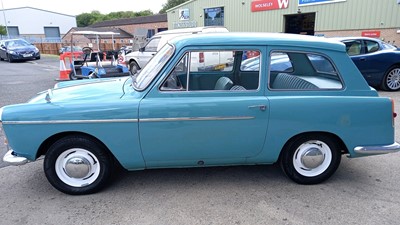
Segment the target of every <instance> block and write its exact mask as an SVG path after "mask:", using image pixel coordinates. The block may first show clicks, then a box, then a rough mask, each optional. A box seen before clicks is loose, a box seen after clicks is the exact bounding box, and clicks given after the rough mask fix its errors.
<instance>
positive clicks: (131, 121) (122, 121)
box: [3, 119, 139, 125]
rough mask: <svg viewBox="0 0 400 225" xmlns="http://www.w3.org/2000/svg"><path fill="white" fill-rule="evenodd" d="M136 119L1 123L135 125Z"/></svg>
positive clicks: (4, 122)
mask: <svg viewBox="0 0 400 225" xmlns="http://www.w3.org/2000/svg"><path fill="white" fill-rule="evenodd" d="M137 122H139V120H138V119H109V120H48V121H3V124H10V125H20V124H71V123H137Z"/></svg>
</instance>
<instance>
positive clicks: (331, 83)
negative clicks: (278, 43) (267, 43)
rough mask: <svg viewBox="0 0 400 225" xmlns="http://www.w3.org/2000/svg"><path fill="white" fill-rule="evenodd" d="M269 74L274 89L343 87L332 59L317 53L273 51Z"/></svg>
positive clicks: (270, 83) (270, 85)
mask: <svg viewBox="0 0 400 225" xmlns="http://www.w3.org/2000/svg"><path fill="white" fill-rule="evenodd" d="M278 65H279V66H278ZM269 76H270V77H269V88H270V89H274V90H321V89H342V88H343V84H342V80H341V79H340V76H339V73H338V72H337V70H336V67H335V66H334V65H333V63H332V61H331V60H330V59H329V58H327V57H326V56H324V55H320V54H316V53H304V52H284V51H279V52H278V51H276V52H273V53H272V54H271V57H270V62H269Z"/></svg>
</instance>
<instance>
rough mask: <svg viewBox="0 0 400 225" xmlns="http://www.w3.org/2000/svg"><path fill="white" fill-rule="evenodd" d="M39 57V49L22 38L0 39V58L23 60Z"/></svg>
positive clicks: (12, 60)
mask: <svg viewBox="0 0 400 225" xmlns="http://www.w3.org/2000/svg"><path fill="white" fill-rule="evenodd" d="M29 59H40V52H39V49H38V48H36V47H35V46H34V45H33V44H31V43H29V42H27V41H25V40H24V39H9V40H2V41H0V60H1V61H3V60H8V61H9V62H14V61H25V60H29Z"/></svg>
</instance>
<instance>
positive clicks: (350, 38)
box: [329, 36, 382, 42]
mask: <svg viewBox="0 0 400 225" xmlns="http://www.w3.org/2000/svg"><path fill="white" fill-rule="evenodd" d="M329 39H333V40H338V41H345V40H370V41H377V42H382V41H381V40H380V39H378V38H370V37H356V36H355V37H333V38H329Z"/></svg>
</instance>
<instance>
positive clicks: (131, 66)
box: [129, 61, 140, 75]
mask: <svg viewBox="0 0 400 225" xmlns="http://www.w3.org/2000/svg"><path fill="white" fill-rule="evenodd" d="M139 70H140V67H139V65H138V64H137V63H136V62H135V61H132V62H130V63H129V71H130V72H131V74H132V75H135V74H136V73H137V72H138V71H139Z"/></svg>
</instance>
